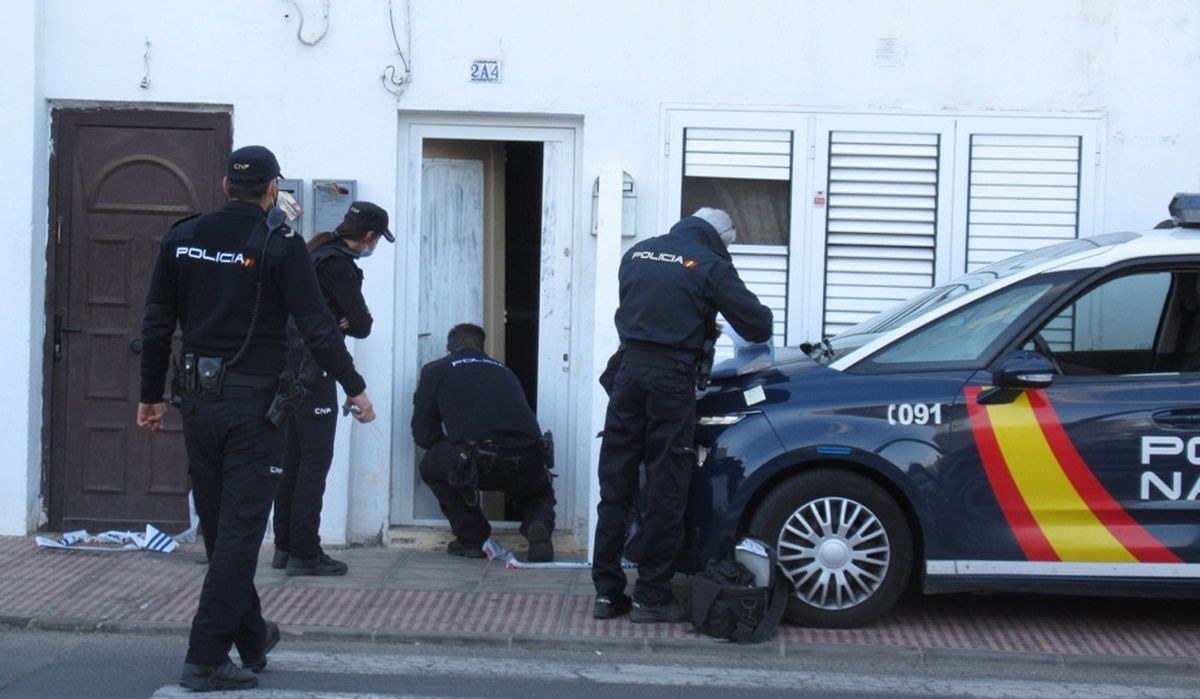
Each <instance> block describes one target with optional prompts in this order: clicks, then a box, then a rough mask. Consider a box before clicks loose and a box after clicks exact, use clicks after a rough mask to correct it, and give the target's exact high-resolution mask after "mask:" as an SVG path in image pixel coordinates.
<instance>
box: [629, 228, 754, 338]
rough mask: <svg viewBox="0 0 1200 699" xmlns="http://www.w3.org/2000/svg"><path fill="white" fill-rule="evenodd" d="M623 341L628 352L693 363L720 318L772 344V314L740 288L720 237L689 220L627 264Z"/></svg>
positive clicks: (633, 253)
mask: <svg viewBox="0 0 1200 699" xmlns="http://www.w3.org/2000/svg"><path fill="white" fill-rule="evenodd" d="M618 279H619V282H620V306H619V307H618V308H617V313H616V323H617V334H618V335H619V336H620V337H621V344H622V347H646V348H654V347H659V348H662V349H663V350H664V351H665V352H667V353H669V354H672V355H673V356H676V357H677V358H679V359H681V360H683V361H692V360H694V359H695V357H696V356H697V354H698V353H699V352H700V350H701V348H702V347H703V345H704V341H705V339H707V338H708V336H709V333H710V332H711V328H712V323H713V321H714V319H715V318H716V315H717V313H718V312H719V313H720V314H721V315H723V316H724V317H725V320H726V321H727V322H728V323H729V324H730V325H732V326H733V329H734V330H736V331H737V332H738V334H739V335H741V336H742V337H744V338H745V339H747V340H750V341H751V342H765V341H766V340H767V339H769V338H770V337H771V328H772V322H773V318H772V316H771V309H769V308H767V307H766V306H764V305H763V304H762V303H761V302H759V300H758V297H757V296H755V295H754V294H753V293H752V292H751V291H750V290H749V289H747V288H746V285H745V284H744V283H742V279H741V277H739V276H738V273H737V270H736V269H734V267H733V262H732V259H731V258H730V256H729V251H728V250H726V249H725V244H724V243H723V242H721V238H720V236H718V235H717V232H716V231H715V230H714V229H713V227H712V226H711V225H709V223H708V222H707V221H705V220H703V219H700V218H696V217H694V216H689V217H687V218H685V219H683V220H682V221H680V222H679V223H677V224H675V225H674V226H673V227H672V228H671V230H670V232H669V233H667V234H666V235H660V236H656V237H654V238H649V239H647V240H643V241H641V242H639V243H637V244H636V245H634V246H633V247H632V248H630V249H629V251H628V252H626V253H625V255H624V257H622V258H621V268H620V271H619V272H618Z"/></svg>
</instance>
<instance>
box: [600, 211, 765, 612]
mask: <svg viewBox="0 0 1200 699" xmlns="http://www.w3.org/2000/svg"><path fill="white" fill-rule="evenodd" d="M735 236H736V233H735V231H734V228H733V222H732V220H731V219H730V218H729V215H728V214H726V213H725V212H724V211H721V210H719V209H709V208H703V209H700V210H699V211H697V212H696V213H695V214H693V215H692V216H689V217H687V218H685V219H683V220H682V221H680V222H679V223H677V224H675V226H673V227H672V228H671V230H670V232H669V233H667V234H666V235H661V236H657V237H654V238H650V239H647V240H643V241H641V242H640V243H638V244H636V245H634V246H633V247H632V248H630V250H629V251H628V252H626V253H625V255H624V257H622V259H621V267H620V270H619V272H618V277H619V284H620V287H619V294H620V305H619V306H618V308H617V313H616V325H617V334H618V335H619V336H620V339H621V346H620V349H619V350H618V351H617V354H615V355H614V356H613V359H612V360H610V362H609V370H607V371H606V372H605V375H603V376H602V377H601V383H603V384H604V385H605V389H606V390H607V391H608V392H609V401H608V412H607V414H606V416H605V420H604V439H603V441H602V442H601V446H600V466H599V475H600V504H599V506H598V507H597V508H596V510H597V512H596V514H597V522H596V540H595V547H594V551H593V556H594V558H593V563H592V582H593V584H594V585H595V587H596V604H595V608H594V610H593V616H595V617H596V618H597V619H611V618H613V617H615V616H617V615H620V614H624V613H626V612H628V613H629V615H630V620H631V621H634V622H637V623H652V622H661V621H666V622H679V621H684V620H685V619H686V618H687V612H686V610H685V609H684V607H683V605H681V604H680V603H679V601H678V600H677V599H676V598H675V595H674V593H672V592H671V577H672V575H673V574H674V568H675V559H676V557H677V556H678V555H679V550H680V547H681V546H682V544H683V513H684V510H685V509H686V507H687V495H688V486H689V483H690V480H691V471H692V468H693V467H695V465H696V453H695V445H694V443H693V433H694V429H695V422H696V394H695V389H696V378H697V375H696V374H697V367H698V365H699V363H700V360H701V355H702V349H704V347H705V343H706V341H708V340H710V339H713V338H714V337H715V328H716V322H715V321H716V315H717V313H718V312H719V313H721V314H722V315H723V316H724V317H725V320H726V321H727V322H728V323H730V324H731V325H732V326H733V328H734V329H735V330H737V332H738V333H739V334H740V335H741V336H742V337H744V338H745V339H747V340H750V341H752V342H765V341H766V340H768V339H769V338H770V336H771V325H772V320H773V319H772V317H771V310H770V309H769V308H767V307H766V306H764V305H763V304H762V303H760V302H759V300H758V297H757V296H755V295H754V294H753V293H752V292H750V291H749V290H748V289H747V288H746V285H745V284H744V283H742V280H741V278H740V277H739V276H738V273H737V270H735V269H734V267H733V262H732V259H731V258H730V256H729V252H728V250H727V249H726V248H727V247H728V246H729V244H730V243H732V242H733V240H734V238H735ZM641 464H645V466H646V488H647V492H646V493H645V511H643V512H642V513H641V514H642V524H643V531H642V535H643V537H644V542H645V548H644V551H643V555H642V558H641V560H639V561H638V579H637V585H636V588H635V591H634V595H633V599H632V600H631V599H630V598H629V597H628V596H626V594H625V585H626V582H627V580H626V577H625V572H624V571H623V570H622V569H621V554H622V551H623V549H624V544H625V537H626V526H625V523H626V518H627V516H628V514H629V512H630V509H631V508H632V507H634V505H635V501H636V499H637V496H638V470H639V466H640V465H641Z"/></svg>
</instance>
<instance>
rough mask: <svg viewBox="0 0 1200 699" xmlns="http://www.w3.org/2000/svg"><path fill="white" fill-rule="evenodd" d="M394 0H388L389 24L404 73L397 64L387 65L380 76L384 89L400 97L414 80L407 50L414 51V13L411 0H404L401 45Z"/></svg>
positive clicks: (397, 97)
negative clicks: (400, 71) (402, 42)
mask: <svg viewBox="0 0 1200 699" xmlns="http://www.w3.org/2000/svg"><path fill="white" fill-rule="evenodd" d="M393 1H394V0H388V26H389V27H390V28H391V30H392V43H393V44H395V46H396V55H397V56H399V57H400V64H401V65H402V66H403V67H404V74H403V75H399V74H398V73H399V70H398V69H397V68H396V66H395V65H389V66H385V67H384V69H383V74H381V75H380V76H379V81H380V83H382V84H383V89H385V90H387V91H388V92H390V93H392V94H393V95H395V96H396V99H397V100H399V99H400V95H402V94H404V89H405V88H407V87H408V83H409V82H411V81H412V65H411V64H410V63H409V62H408V55H407V53H406V49H407V51H412V21H411V19H412V15H411V13H410V8H409V0H404V46H401V45H400V37H399V36H397V34H396V14H395V12H394V10H393V8H392V3H393Z"/></svg>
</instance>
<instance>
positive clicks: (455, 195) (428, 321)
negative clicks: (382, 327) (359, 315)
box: [412, 139, 545, 523]
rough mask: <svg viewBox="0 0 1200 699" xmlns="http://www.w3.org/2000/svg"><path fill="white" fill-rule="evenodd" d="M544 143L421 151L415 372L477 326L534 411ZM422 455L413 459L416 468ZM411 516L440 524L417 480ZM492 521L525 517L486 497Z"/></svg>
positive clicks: (452, 143)
mask: <svg viewBox="0 0 1200 699" xmlns="http://www.w3.org/2000/svg"><path fill="white" fill-rule="evenodd" d="M544 148H545V147H544V144H543V143H542V142H539V141H481V140H451V139H426V140H424V142H423V145H422V150H421V218H420V245H421V255H420V281H419V288H420V297H419V298H420V301H419V307H418V309H417V316H418V326H419V328H420V333H419V335H418V338H419V339H418V357H417V359H418V366H423V365H424V364H425V363H427V362H430V361H433V360H434V359H437V358H438V357H440V356H442V355H443V354H444V353H445V340H446V333H447V332H448V331H449V330H450V328H451V327H453V326H454V325H455V324H457V323H477V324H479V325H481V326H482V327H483V328H484V331H485V332H486V334H487V342H486V346H485V350H486V351H487V353H488V354H489V355H491V356H492V357H494V358H495V359H498V360H500V361H502V362H504V363H505V364H506V365H508V366H509V368H511V369H512V370H513V372H514V373H515V374H516V375H517V378H518V379H519V380H520V382H521V386H522V387H523V388H524V390H525V396H526V398H527V399H528V401H529V404H530V406H531V407H532V408H533V409H534V411H535V412H537V409H538V373H539V355H540V345H539V334H540V314H539V308H540V305H541V299H542V292H543V289H542V285H541V279H542V274H541V271H542V270H541V261H542V249H543V239H542V230H543V221H542V203H543V202H542V191H543V159H544V155H545V154H544ZM419 460H420V455H419V454H418V455H416V457H415V463H419ZM412 483H413V494H414V503H413V505H414V508H413V516H414V519H418V520H419V519H440V518H441V510H440V509H439V508H438V505H437V500H436V499H435V498H434V496H433V494H432V493H431V492H430V491H429V490H428V488H427V487H426V486H425V484H424V483H423V482H421V480H420V476H419V475H418V474H417V473H415V472H414V473H413V474H412ZM483 507H484V512H485V514H486V515H487V516H488V518H489V519H490V520H491V521H492V522H494V523H495V522H502V521H516V520H519V514H518V513H516V512H515V511H513V510H512V508H511V507H510V506H509V505H508V503H506V502H505V498H504V495H503V493H485V494H484V501H483Z"/></svg>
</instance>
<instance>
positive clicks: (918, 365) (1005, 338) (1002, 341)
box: [846, 271, 1079, 375]
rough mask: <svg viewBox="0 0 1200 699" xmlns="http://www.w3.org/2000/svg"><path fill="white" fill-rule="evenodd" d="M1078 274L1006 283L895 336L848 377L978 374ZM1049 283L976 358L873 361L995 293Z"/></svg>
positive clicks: (1067, 289)
mask: <svg viewBox="0 0 1200 699" xmlns="http://www.w3.org/2000/svg"><path fill="white" fill-rule="evenodd" d="M1078 279H1079V273H1078V272H1074V271H1067V272H1049V273H1046V274H1038V275H1035V276H1032V277H1029V278H1027V279H1022V280H1021V281H1018V282H1015V283H1013V284H1009V285H1007V286H1004V287H1001V288H998V289H995V290H994V291H993V292H992V293H990V294H986V295H984V296H982V297H980V298H978V299H975V300H974V301H972V302H970V303H968V304H966V305H964V306H960V307H958V308H955V309H954V310H952V311H948V312H946V313H942V314H941V315H938V316H937V317H935V318H931V319H930V320H929V321H928V322H926V323H924V324H922V325H921V326H920V327H918V328H914V329H913V330H911V331H909V332H907V333H905V334H904V335H903V336H902V337H898V338H896V339H895V340H893V341H892V342H889V343H888V344H887V345H885V346H883V347H880V348H878V349H877V350H875V351H874V352H872V353H871V354H870V355H869V356H867V357H865V358H863V359H862V360H860V361H858V362H856V363H855V364H854V366H852V367H849V368H847V369H846V371H847V373H851V374H866V375H875V374H909V373H917V372H929V371H978V370H981V369H985V368H988V367H990V366H992V364H993V363H994V362H995V361H996V358H997V357H998V356H1000V355H1001V354H1002V350H1003V348H1005V347H1008V346H1009V345H1011V344H1012V342H1013V339H1014V337H1021V336H1024V333H1025V332H1026V331H1027V329H1028V328H1030V327H1032V325H1033V320H1034V319H1035V318H1041V317H1043V315H1044V313H1045V309H1046V307H1047V306H1055V305H1056V304H1057V301H1058V299H1060V298H1061V297H1062V296H1063V295H1064V294H1067V293H1069V292H1070V290H1071V289H1072V288H1073V287H1074V286H1075V284H1076V283H1077V282H1078ZM1047 282H1049V284H1050V288H1049V289H1047V290H1046V291H1045V293H1043V294H1042V296H1041V298H1039V299H1037V300H1036V301H1034V302H1033V304H1031V305H1030V307H1029V308H1026V309H1025V310H1024V311H1022V312H1021V313H1020V314H1019V315H1018V316H1017V317H1016V318H1015V319H1014V320H1013V321H1012V322H1011V323H1009V324H1008V327H1007V328H1005V329H1004V330H1003V331H1001V332H1000V333H999V334H998V335H996V337H995V338H993V339H992V341H991V342H989V343H988V344H987V345H986V346H985V347H984V349H983V351H982V352H980V353H979V355H978V356H977V357H976V358H975V359H970V360H946V361H942V360H938V361H921V362H888V363H882V362H877V361H875V358H876V357H878V356H879V355H880V354H882V353H884V352H887V351H888V350H890V349H892V348H893V347H895V346H896V344H898V343H900V342H903V341H905V340H906V339H908V338H910V337H912V336H913V335H915V334H917V333H919V332H922V331H924V330H925V329H927V328H929V327H930V326H932V325H934V324H935V323H939V322H941V321H943V320H946V319H948V318H950V317H952V316H955V315H957V314H959V313H964V312H968V311H969V310H971V309H974V308H976V307H978V306H979V305H980V304H982V303H985V302H987V301H988V300H989V299H991V298H993V297H994V296H996V295H997V294H1004V293H1008V292H1011V291H1014V290H1016V289H1020V288H1023V287H1026V286H1031V285H1040V284H1046V283H1047Z"/></svg>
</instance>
